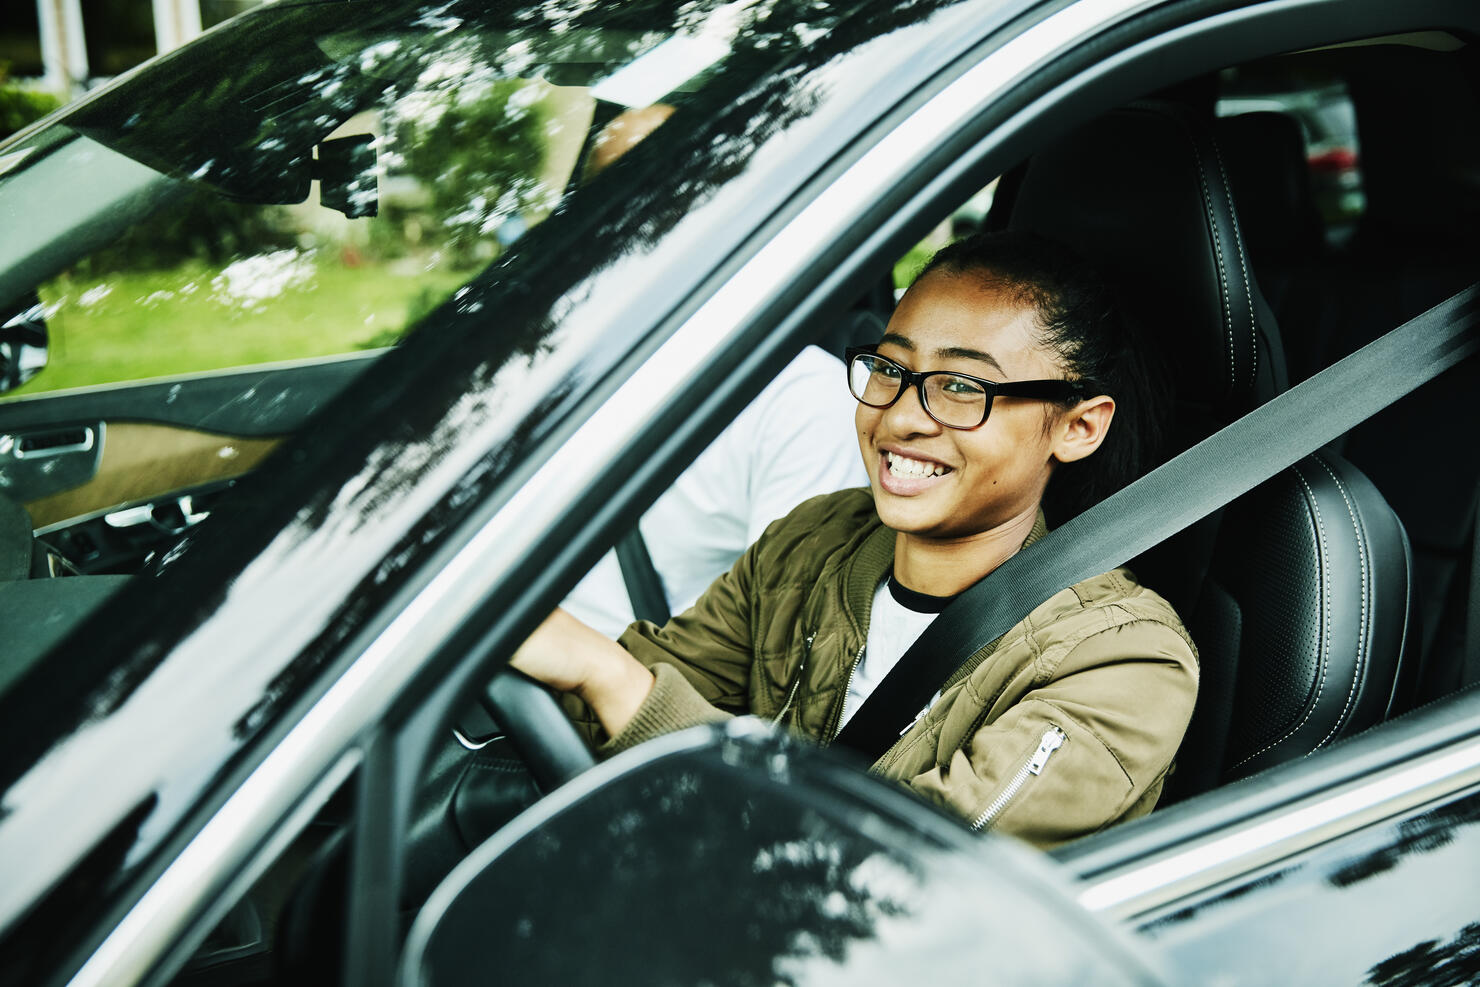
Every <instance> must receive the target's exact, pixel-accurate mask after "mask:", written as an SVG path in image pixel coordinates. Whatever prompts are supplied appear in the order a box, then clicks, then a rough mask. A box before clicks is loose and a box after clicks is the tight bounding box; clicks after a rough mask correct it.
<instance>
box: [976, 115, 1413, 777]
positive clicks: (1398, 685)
mask: <svg viewBox="0 0 1480 987" xmlns="http://www.w3.org/2000/svg"><path fill="white" fill-rule="evenodd" d="M1004 186H1005V188H1006V191H1007V195H1006V196H1005V197H1004V199H1003V201H1002V202H1001V204H1000V208H999V207H994V216H993V220H994V222H995V223H997V224H999V225H1000V224H1002V223H1005V224H1006V225H1008V226H1010V227H1011V228H1014V229H1027V230H1033V231H1036V232H1039V233H1043V234H1045V235H1049V236H1054V237H1057V238H1059V239H1061V240H1065V241H1067V242H1069V243H1071V244H1073V245H1074V246H1075V247H1077V248H1078V249H1079V250H1080V251H1081V252H1083V253H1084V254H1085V255H1086V256H1088V257H1089V258H1090V259H1091V260H1093V261H1095V262H1096V263H1097V264H1098V265H1099V266H1100V267H1101V268H1102V269H1103V270H1104V271H1105V273H1106V274H1107V276H1108V277H1109V278H1110V279H1111V280H1112V281H1113V282H1114V283H1115V285H1116V287H1117V291H1118V294H1119V295H1120V297H1121V299H1122V304H1123V305H1124V307H1125V309H1126V311H1127V312H1128V313H1129V314H1131V315H1132V316H1133V317H1135V318H1137V319H1139V320H1140V321H1141V323H1142V324H1143V325H1144V326H1145V327H1146V329H1147V331H1148V334H1149V336H1150V337H1151V338H1152V339H1153V340H1155V343H1156V345H1158V346H1159V347H1160V348H1161V349H1162V350H1163V352H1164V353H1166V354H1167V356H1168V359H1169V361H1170V363H1171V365H1172V369H1173V374H1174V379H1175V385H1174V386H1175V391H1176V395H1175V397H1176V408H1177V411H1176V415H1177V419H1178V420H1177V422H1176V427H1177V430H1178V434H1177V436H1176V444H1177V445H1178V446H1186V445H1190V444H1191V443H1193V442H1195V441H1197V440H1199V439H1201V438H1203V437H1204V436H1205V435H1206V434H1209V433H1211V432H1212V431H1214V430H1216V429H1217V428H1218V427H1219V426H1221V425H1222V424H1225V423H1227V422H1228V421H1232V420H1233V419H1235V418H1237V417H1238V416H1239V415H1241V414H1243V413H1244V412H1246V411H1248V410H1249V409H1250V408H1252V407H1254V406H1256V405H1257V404H1259V403H1261V402H1263V401H1265V400H1268V399H1269V398H1270V397H1272V396H1274V395H1275V394H1277V393H1278V392H1279V391H1280V390H1282V389H1283V387H1284V386H1285V379H1284V369H1283V354H1282V352H1281V346H1280V337H1279V330H1278V326H1277V325H1276V324H1275V322H1274V318H1273V315H1272V314H1271V313H1270V311H1269V308H1268V306H1267V305H1265V304H1264V301H1263V298H1262V296H1261V294H1260V291H1259V285H1258V282H1257V279H1256V278H1255V276H1254V274H1253V271H1252V268H1251V266H1250V264H1249V259H1248V256H1247V253H1246V250H1245V243H1244V239H1243V235H1242V231H1241V230H1240V228H1239V225H1238V216H1237V209H1236V206H1235V203H1234V200H1233V196H1232V193H1231V192H1230V190H1229V188H1228V185H1227V176H1226V168H1225V166H1224V163H1223V161H1222V160H1221V158H1220V156H1219V152H1218V148H1217V145H1216V143H1215V141H1214V139H1213V134H1212V128H1211V121H1209V120H1204V119H1200V118H1197V117H1195V116H1194V115H1193V114H1191V113H1190V112H1188V111H1186V110H1185V109H1184V108H1181V107H1177V106H1173V105H1167V104H1160V103H1156V104H1138V105H1136V106H1134V107H1130V108H1126V109H1120V110H1116V111H1114V112H1112V113H1109V114H1106V115H1105V116H1103V117H1101V118H1099V119H1097V120H1095V121H1092V122H1091V123H1089V124H1087V125H1085V126H1082V127H1080V128H1078V129H1076V130H1075V131H1073V132H1071V133H1070V134H1068V135H1066V136H1065V137H1064V138H1062V139H1061V140H1059V141H1057V142H1055V143H1054V144H1052V145H1050V146H1049V147H1048V148H1046V149H1045V150H1044V151H1042V152H1041V153H1040V154H1038V155H1036V156H1034V157H1033V158H1032V159H1030V160H1029V161H1028V162H1026V164H1025V165H1024V166H1023V167H1022V168H1020V169H1018V170H1017V171H1016V172H1015V173H1014V174H1013V175H1011V176H1009V177H1008V178H1007V179H1005V180H1004ZM1174 451H1175V450H1174ZM1133 568H1134V569H1135V570H1136V571H1137V572H1138V573H1139V574H1140V575H1141V576H1142V578H1143V579H1144V581H1145V582H1147V583H1148V584H1149V585H1151V586H1152V587H1153V588H1155V589H1157V590H1158V591H1160V592H1162V593H1163V595H1165V596H1167V597H1168V598H1169V599H1170V600H1172V602H1173V603H1174V605H1176V606H1177V608H1178V611H1179V613H1181V614H1182V616H1183V619H1184V620H1185V622H1186V623H1187V625H1188V628H1189V630H1190V631H1191V633H1192V636H1193V639H1194V640H1195V641H1196V642H1197V644H1198V648H1199V655H1200V661H1201V665H1202V684H1201V687H1200V694H1199V699H1198V706H1197V710H1196V712H1195V714H1194V719H1193V724H1192V726H1191V728H1190V729H1189V732H1188V735H1187V738H1186V741H1185V742H1184V744H1183V746H1182V749H1181V752H1180V753H1179V755H1178V765H1179V766H1178V770H1177V772H1176V773H1175V775H1174V776H1173V778H1172V779H1171V781H1170V782H1169V784H1168V798H1176V797H1179V796H1184V795H1188V794H1192V793H1195V792H1198V791H1202V790H1205V789H1207V788H1210V787H1212V786H1214V785H1216V784H1218V783H1220V782H1222V781H1225V780H1228V779H1230V778H1234V777H1240V776H1243V775H1247V774H1249V773H1252V772H1254V771H1258V770H1260V769H1262V768H1265V767H1269V766H1271V765H1274V764H1277V763H1280V762H1283V761H1287V760H1291V759H1294V758H1298V757H1302V756H1304V755H1306V754H1308V753H1310V752H1312V751H1314V750H1316V749H1318V748H1320V747H1323V746H1325V745H1327V744H1329V743H1331V742H1332V741H1334V740H1337V739H1339V738H1341V737H1344V736H1347V735H1349V734H1351V733H1354V732H1356V731H1358V730H1361V729H1364V728H1365V727H1368V726H1371V725H1373V724H1374V723H1377V722H1379V721H1381V720H1382V719H1384V718H1386V717H1388V716H1390V715H1392V714H1393V713H1394V712H1395V711H1397V710H1399V709H1400V708H1402V706H1403V705H1404V703H1405V702H1406V701H1407V698H1408V693H1409V691H1410V689H1411V678H1412V672H1413V668H1414V666H1415V665H1416V660H1415V657H1414V650H1415V649H1414V648H1413V647H1412V646H1411V643H1412V642H1411V639H1410V635H1409V632H1410V630H1411V628H1412V627H1413V626H1414V621H1413V619H1412V614H1413V593H1412V566H1411V561H1410V554H1409V550H1408V544H1407V538H1406V536H1405V535H1404V533H1403V529H1402V525H1401V524H1400V523H1399V521H1398V519H1397V517H1396V516H1395V515H1394V514H1393V512H1392V510H1391V509H1390V508H1389V507H1388V505H1387V504H1386V502H1385V501H1384V500H1383V499H1382V496H1381V495H1380V494H1379V493H1378V492H1377V490H1376V489H1375V488H1374V487H1373V486H1372V484H1371V483H1370V482H1368V481H1367V480H1366V479H1365V478H1364V477H1363V476H1362V475H1361V473H1360V472H1359V471H1358V470H1356V469H1355V468H1354V467H1352V466H1351V465H1350V464H1347V463H1344V462H1342V461H1341V460H1340V459H1338V458H1337V457H1335V456H1332V455H1328V454H1317V455H1313V456H1311V457H1308V458H1307V459H1305V460H1303V461H1302V462H1300V463H1298V464H1296V465H1295V466H1294V467H1291V468H1290V469H1289V470H1286V471H1285V472H1283V473H1281V474H1279V475H1278V476H1276V477H1275V478H1274V479H1272V480H1270V481H1269V482H1268V483H1266V484H1264V485H1263V486H1261V487H1259V488H1257V489H1256V490H1254V491H1252V492H1251V493H1249V494H1247V495H1246V496H1244V497H1242V498H1240V499H1239V500H1238V501H1236V502H1235V503H1234V504H1233V505H1231V506H1230V507H1229V508H1228V509H1227V510H1226V511H1224V512H1221V514H1220V515H1215V516H1214V517H1212V518H1209V519H1208V520H1207V521H1205V522H1204V523H1202V524H1199V525H1197V526H1195V527H1194V528H1193V529H1190V530H1189V531H1188V532H1185V533H1184V534H1183V535H1182V536H1179V537H1178V538H1174V539H1172V540H1170V541H1169V542H1167V543H1165V544H1164V545H1163V546H1161V547H1160V548H1159V549H1157V550H1155V551H1154V552H1152V553H1148V555H1147V556H1146V557H1143V558H1141V559H1138V560H1136V561H1135V562H1134V563H1133Z"/></svg>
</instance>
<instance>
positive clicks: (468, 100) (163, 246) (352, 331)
mask: <svg viewBox="0 0 1480 987" xmlns="http://www.w3.org/2000/svg"><path fill="white" fill-rule="evenodd" d="M346 44H348V45H349V47H348V48H344V49H335V50H336V52H338V54H337V58H338V59H340V60H341V61H334V62H331V63H330V64H331V65H334V66H337V65H342V64H344V63H343V61H342V60H343V59H360V60H366V59H368V60H373V59H374V57H375V53H376V52H377V51H378V50H380V49H378V48H377V45H379V46H385V45H388V44H392V43H391V42H385V41H381V40H375V39H373V38H372V39H366V40H362V41H357V42H354V43H352V44H350V43H346ZM356 46H358V47H356ZM351 49H353V50H351ZM439 64H440V63H439ZM296 81H300V82H302V81H304V80H296ZM336 84H337V83H336V81H335V74H334V72H333V71H332V70H324V71H322V72H321V73H320V77H318V78H315V79H313V80H311V81H308V82H307V84H306V85H304V87H303V92H300V93H299V94H296V95H295V96H294V97H289V98H302V96H303V95H304V93H306V92H309V91H312V90H313V89H314V87H319V88H326V87H330V86H333V85H336ZM370 102H371V106H370V108H368V109H356V111H355V112H353V113H352V114H350V115H349V116H348V118H347V119H345V120H344V121H343V122H342V123H339V124H338V125H337V126H335V127H333V128H332V129H330V130H328V131H324V130H323V126H324V124H323V122H322V118H320V117H313V118H309V119H296V118H295V119H292V120H290V121H288V122H287V123H285V124H283V125H282V126H283V129H284V130H285V131H286V133H285V135H284V137H283V138H281V140H282V141H283V142H284V143H289V144H292V145H293V147H294V148H295V152H296V154H297V155H299V157H296V158H294V159H293V160H292V162H291V168H293V169H298V170H302V169H308V170H312V169H313V167H314V165H313V163H312V162H310V161H309V160H308V158H307V155H308V153H309V152H310V150H311V149H312V148H314V147H315V146H316V147H317V148H318V149H319V150H318V155H319V157H318V158H317V159H316V160H317V161H318V162H319V164H318V168H319V174H321V175H322V177H319V178H317V179H309V178H308V174H307V171H303V172H302V173H301V174H299V175H297V176H295V178H294V181H295V182H296V184H295V185H294V187H292V188H289V187H281V188H274V189H268V188H266V187H258V188H255V189H245V188H233V187H231V186H230V181H231V179H230V178H229V177H223V178H222V179H221V181H220V182H218V183H216V184H214V185H213V184H212V182H211V181H210V179H209V177H208V176H209V175H210V169H211V168H212V167H213V166H214V165H215V160H214V159H213V158H211V157H209V155H210V154H211V149H209V148H202V149H200V150H198V151H197V152H196V153H195V154H194V155H193V156H190V157H187V158H185V159H184V160H183V161H181V160H176V161H171V162H168V168H169V170H170V171H174V172H179V171H182V170H183V169H185V168H188V167H191V166H192V165H193V166H194V167H195V169H196V171H201V170H202V169H204V173H203V179H204V180H200V181H195V182H190V181H188V180H187V181H185V182H183V183H182V182H181V181H180V180H179V179H178V178H175V177H174V176H170V177H165V175H164V174H161V173H160V172H159V171H158V170H156V169H154V168H152V167H151V165H148V164H144V163H143V162H141V161H140V160H139V158H140V157H144V156H145V155H144V153H143V152H142V150H140V151H139V152H138V153H136V154H135V155H130V154H129V153H128V152H129V151H130V150H135V148H134V147H133V146H125V148H124V151H123V153H120V152H119V151H118V150H115V148H114V147H110V146H109V145H110V143H114V144H115V146H116V140H115V138H116V134H115V133H113V132H111V131H109V130H108V129H107V128H106V127H105V126H103V125H98V126H93V127H85V128H82V129H80V130H79V131H78V132H76V133H75V134H74V136H73V138H72V140H71V141H70V142H68V143H67V144H66V145H64V146H62V147H59V148H55V149H53V150H52V151H51V152H50V153H49V154H47V155H45V156H44V157H39V160H37V161H36V162H35V163H34V164H32V163H29V162H26V161H21V162H20V163H18V164H17V165H16V166H14V167H13V168H12V169H11V171H12V173H11V174H10V175H9V176H7V180H6V182H5V184H4V185H3V186H0V196H3V197H5V198H8V199H11V200H12V201H13V200H15V199H17V198H19V197H22V196H27V195H29V193H30V192H31V191H32V190H33V189H34V188H35V187H37V186H38V185H39V186H43V187H52V188H55V187H65V186H66V185H67V184H69V183H71V182H72V181H74V180H75V179H76V177H77V176H76V174H75V171H74V169H81V168H86V169H88V173H89V174H90V175H95V174H97V172H98V170H99V169H98V163H99V162H100V161H101V162H104V163H105V168H106V169H107V170H106V174H108V175H109V176H110V177H112V178H113V183H112V185H111V186H110V185H108V184H106V183H105V184H104V185H103V187H102V188H99V189H94V190H92V191H91V192H90V195H91V196H92V197H93V201H92V202H90V203H87V204H86V206H83V207H81V208H79V209H78V210H77V215H76V217H75V220H74V221H75V222H76V223H77V224H78V225H79V226H82V225H84V224H90V223H96V222H98V221H99V220H100V218H101V217H98V216H97V213H100V212H116V210H118V209H119V208H120V207H122V206H123V205H124V204H125V202H126V200H127V198H128V197H130V196H138V195H144V196H146V197H147V198H148V199H149V200H150V201H149V202H148V204H147V205H148V206H157V208H155V209H153V210H152V211H150V212H149V213H148V214H147V215H143V216H140V217H139V218H137V219H136V220H134V221H132V222H129V223H127V224H126V225H124V228H123V229H121V230H119V233H120V235H119V236H118V238H117V239H116V240H113V241H112V242H108V243H106V244H103V245H101V246H99V247H98V248H97V249H92V250H88V251H85V252H81V253H80V254H79V255H78V256H68V257H66V264H65V267H63V268H62V269H61V270H60V271H57V272H56V273H55V274H53V275H52V276H50V277H47V278H45V279H42V280H41V281H40V282H39V283H37V284H36V285H35V286H34V289H33V290H34V292H35V295H34V296H33V297H32V299H29V301H30V302H31V304H28V305H26V306H25V309H31V310H32V312H31V315H30V320H31V321H37V320H36V315H38V314H39V315H40V317H41V318H40V321H44V324H45V326H46V329H47V331H48V333H49V335H50V339H51V345H50V354H49V358H48V361H47V366H46V369H45V372H44V373H40V374H37V375H36V376H35V378H34V379H33V380H32V381H31V382H29V383H28V384H27V385H25V386H23V387H22V388H20V389H18V390H16V391H14V392H12V393H13V394H14V395H25V394H34V393H38V392H41V391H50V390H58V389H63V388H71V387H80V386H87V385H95V384H105V383H116V382H122V381H131V380H141V379H146V378H153V377H162V376H171V375H178V374H190V373H197V372H200V371H206V370H217V369H223V368H228V367H239V366H245V365H251V364H259V363H268V362H273V361H283V360H295V359H305V358H314V357H323V356H329V355H333V354H341V353H354V352H362V351H366V350H373V349H376V348H379V347H384V346H387V345H390V344H392V343H394V342H395V341H396V340H397V339H398V338H399V337H400V336H401V334H402V333H403V332H404V331H405V330H406V328H407V327H408V326H411V325H414V324H415V323H416V322H417V321H418V320H419V319H420V318H421V316H423V315H425V314H426V313H427V312H428V311H430V310H431V309H433V308H434V307H436V306H437V305H438V304H440V303H441V302H443V301H444V300H445V299H446V298H447V297H448V296H449V295H450V294H451V293H452V291H453V290H454V289H455V288H456V287H457V286H458V285H460V284H461V283H463V282H464V281H466V280H467V278H468V277H469V276H470V274H471V273H472V272H473V271H475V270H478V269H481V268H482V267H484V266H486V265H487V264H488V263H489V262H490V261H492V260H494V259H495V258H496V257H497V256H498V255H499V253H500V252H501V251H502V250H504V249H505V248H506V247H507V246H508V245H509V244H510V243H512V242H513V241H514V240H516V239H517V238H518V237H519V236H520V235H522V234H523V233H524V232H525V231H526V230H527V229H528V228H529V227H531V226H533V225H535V224H537V223H539V222H540V221H541V220H543V218H544V217H545V216H546V215H548V213H549V212H550V210H551V208H552V207H553V205H554V203H555V202H557V201H558V200H559V197H560V194H561V192H562V191H563V190H564V188H565V185H566V183H567V182H568V181H569V179H570V176H571V174H572V172H573V170H574V165H575V161H576V158H577V156H578V154H579V152H580V149H581V139H582V136H583V135H584V133H585V131H586V128H587V125H588V123H589V121H590V118H591V113H592V107H593V100H592V98H591V97H590V95H589V94H588V92H587V91H586V90H584V89H581V88H577V87H560V86H555V85H551V84H550V83H548V82H545V81H543V80H537V79H521V78H517V77H499V76H497V75H495V74H494V73H492V72H486V73H481V74H480V73H464V74H463V75H461V76H459V75H455V74H452V72H451V71H450V70H448V71H447V72H446V74H444V75H442V76H438V75H436V74H434V73H431V72H429V71H426V70H422V71H421V72H420V73H417V74H413V75H412V76H411V77H410V79H409V82H408V83H407V84H405V85H404V87H402V86H399V85H395V84H391V85H387V86H386V88H385V89H383V90H382V91H381V92H380V93H379V94H378V95H377V96H375V97H374V98H373V99H371V100H370ZM358 103H359V101H358V100H356V101H355V103H354V104H351V105H355V106H357V105H358ZM298 112H299V113H300V114H307V113H308V112H309V110H308V109H307V108H304V109H300V110H299V111H298ZM161 136H162V135H161ZM148 150H150V151H156V152H157V149H156V148H154V147H153V146H150V147H149V148H148ZM337 152H342V155H341V156H340V157H334V154H335V153H337ZM17 153H24V152H17ZM329 161H333V162H336V163H334V164H332V165H330V164H324V162H329ZM197 162H198V163H197ZM154 164H155V165H164V164H166V163H165V162H161V161H155V162H154ZM235 167H237V168H239V169H240V170H243V171H252V172H255V171H257V170H258V169H260V168H261V167H262V163H261V162H251V161H248V162H243V163H242V164H241V165H239V166H235ZM283 167H284V170H285V172H286V170H287V169H288V167H289V166H288V165H284V166H283ZM231 168H232V166H223V172H222V174H223V176H229V175H230V173H231ZM330 168H332V169H336V170H337V175H334V176H331V175H329V174H328V173H327V169H330ZM310 181H311V182H312V184H313V185H314V186H317V188H316V189H315V190H314V191H312V192H310V190H309V187H308V186H309V183H310ZM305 193H307V198H304V199H303V200H302V201H298V202H289V201H286V200H289V199H296V198H298V197H299V196H300V195H302V194H305ZM336 195H337V196H339V198H338V199H337V200H336V199H335V196H336ZM252 198H257V199H267V200H284V201H281V202H278V201H268V202H253V201H241V200H243V199H247V200H250V199H252ZM6 205H7V206H10V207H11V208H12V209H13V210H14V211H16V212H18V213H19V214H20V215H21V217H22V219H23V221H27V220H29V221H38V220H40V219H41V216H40V215H38V214H39V212H40V211H41V210H43V209H45V208H46V206H47V199H46V198H38V199H29V200H26V201H23V202H21V203H20V204H19V205H11V203H10V202H7V203H6ZM134 208H137V206H135V207H134ZM102 222H107V220H106V219H102ZM81 239H82V238H81V237H80V236H79V241H80V240H81ZM36 303H39V310H38V309H35V308H34V306H35V305H36Z"/></svg>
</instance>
